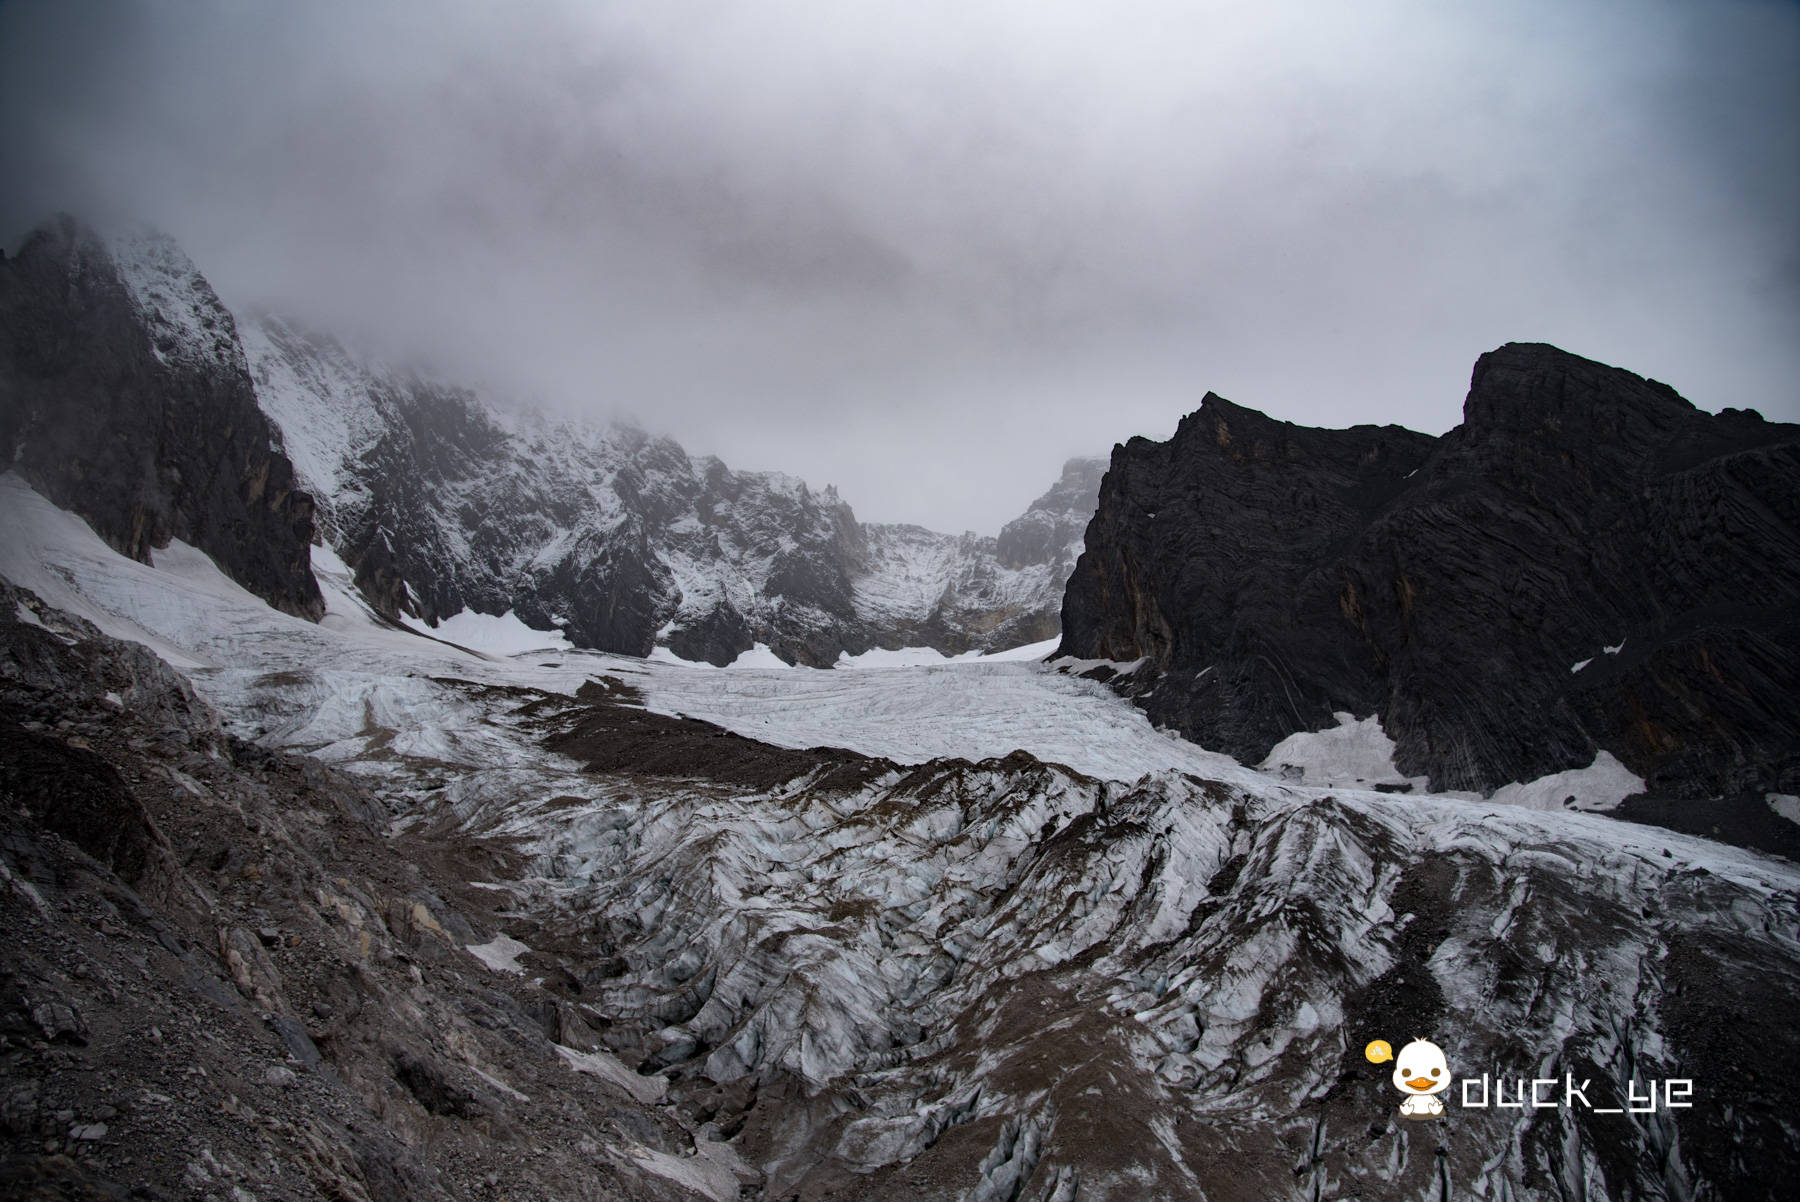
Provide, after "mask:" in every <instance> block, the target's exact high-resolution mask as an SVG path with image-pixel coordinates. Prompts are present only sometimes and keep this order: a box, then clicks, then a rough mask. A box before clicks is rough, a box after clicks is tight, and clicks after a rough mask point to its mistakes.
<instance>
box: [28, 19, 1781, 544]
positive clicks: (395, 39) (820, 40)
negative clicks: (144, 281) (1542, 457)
mask: <svg viewBox="0 0 1800 1202" xmlns="http://www.w3.org/2000/svg"><path fill="white" fill-rule="evenodd" d="M0 164H4V168H3V169H0V174H3V175H4V177H5V179H4V182H0V221H3V222H4V232H3V234H0V237H3V238H4V240H5V241H6V242H7V243H8V244H9V245H16V243H17V240H18V238H19V236H20V235H22V234H23V233H24V231H25V230H26V229H27V228H28V227H29V226H31V225H32V224H34V223H35V222H36V221H37V220H39V219H41V218H42V217H43V216H44V215H46V214H47V213H49V212H51V211H53V210H57V209H71V210H75V211H77V212H80V213H84V214H88V215H90V216H92V217H93V218H95V219H97V220H101V221H116V220H119V219H121V218H137V219H143V220H147V221H149V222H152V223H154V224H157V225H160V226H161V227H162V228H164V229H166V230H168V231H169V232H171V233H173V234H174V235H176V236H177V237H178V238H179V239H180V240H181V241H182V243H183V244H184V245H185V246H186V247H187V248H188V250H189V252H190V253H191V254H192V255H193V257H194V258H195V259H196V261H197V262H198V263H199V264H200V266H201V268H202V269H203V270H204V271H205V272H206V273H207V274H208V276H209V277H211V278H212V280H213V282H214V284H215V285H216V286H217V287H218V289H219V291H220V292H221V294H222V295H223V296H224V297H225V299H226V300H227V302H228V303H230V304H232V305H233V306H234V307H238V308H240V309H243V308H249V307H253V306H267V307H273V308H277V309H280V310H283V311H287V312H291V313H293V314H295V315H297V316H299V317H301V318H302V319H304V320H307V321H309V322H312V323H313V324H317V325H321V326H323V327H325V328H327V329H329V330H332V331H334V332H337V333H339V334H342V335H348V336H349V337H350V338H352V339H354V340H356V341H358V342H360V343H362V344H364V345H366V346H369V347H372V348H378V349H380V350H382V351H384V352H385V353H390V354H410V355H418V356H421V357H423V358H425V359H428V360H431V361H435V362H437V363H438V364H439V365H440V366H441V367H442V368H444V369H446V370H448V371H450V372H452V373H455V374H458V375H461V376H464V377H466V378H469V379H471V380H475V381H479V382H481V383H483V384H484V385H486V386H487V387H489V388H491V389H493V390H495V391H496V392H499V393H502V394H504V395H507V396H511V397H518V398H526V399H531V400H535V401H537V402H539V403H544V404H549V405H553V406H563V407H568V408H574V409H579V410H582V411H585V412H591V413H594V414H598V415H601V416H610V415H613V414H632V415H636V416H637V418H638V419H639V420H640V421H642V422H643V423H644V424H645V425H647V426H648V427H650V428H651V429H654V430H658V431H661V432H666V433H670V434H672V435H674V436H675V437H677V438H678V439H679V440H680V441H681V442H682V443H683V444H684V445H685V446H687V448H688V449H689V450H690V451H692V452H695V453H702V452H710V453H716V454H719V455H720V456H721V457H723V458H724V459H725V460H726V461H727V462H728V463H729V464H731V465H732V466H734V467H746V468H774V469H781V470H786V471H790V472H794V473H796V474H798V475H801V476H803V477H805V478H806V479H807V480H809V481H810V482H812V483H813V484H815V485H822V484H825V483H835V484H837V485H838V486H839V487H840V489H841V490H842V491H843V493H844V496H845V498H846V499H847V500H849V501H850V502H851V503H852V504H853V505H854V506H855V507H856V509H857V512H858V515H859V516H861V517H863V518H865V519H875V520H890V521H894V520H909V521H918V522H922V523H925V524H928V525H932V526H936V527H939V528H948V529H962V528H974V529H978V530H983V531H988V532H991V531H993V530H995V529H997V528H998V527H999V526H1000V524H1001V523H1002V522H1004V521H1006V520H1007V519H1008V518H1010V517H1012V516H1014V515H1016V514H1017V513H1018V512H1019V511H1020V510H1021V509H1023V508H1024V506H1025V505H1026V504H1027V503H1028V502H1029V501H1030V500H1031V498H1032V497H1034V496H1035V495H1037V494H1038V493H1040V492H1042V491H1043V489H1044V488H1045V487H1046V486H1047V485H1048V484H1049V483H1050V482H1051V480H1052V479H1054V477H1055V474H1056V472H1057V469H1058V467H1059V465H1060V463H1061V461H1062V460H1063V459H1064V458H1065V457H1067V456H1069V455H1073V454H1083V453H1093V454H1104V453H1105V452H1106V450H1107V449H1108V448H1109V447H1110V446H1111V445H1112V444H1113V443H1114V442H1116V441H1120V440H1123V439H1124V438H1126V437H1129V436H1130V435H1133V434H1146V435H1150V436H1152V437H1158V438H1162V437H1167V436H1168V434H1169V433H1170V432H1172V431H1173V429H1174V426H1175V422H1176V420H1177V419H1178V418H1179V417H1180V415H1181V414H1183V413H1185V412H1187V411H1189V410H1191V409H1193V408H1195V407H1196V406H1197V405H1198V403H1199V400H1200V397H1201V396H1202V395H1203V394H1204V393H1205V392H1206V391H1207V390H1208V389H1212V390H1214V391H1216V392H1219V393H1221V394H1222V395H1224V396H1227V397H1229V398H1231V399H1232V400H1234V401H1237V402H1239V403H1241V404H1245V405H1250V406H1253V407H1256V408H1260V409H1264V410H1266V411H1268V412H1270V413H1273V414H1275V415H1277V416H1279V417H1283V418H1287V419H1290V420H1294V421H1300V422H1306V423H1309V424H1316V425H1340V426H1341V425H1350V424H1354V423H1357V422H1398V423H1401V424H1403V425H1408V426H1412V427H1414V428H1415V429H1420V430H1426V431H1429V432H1432V433H1438V432H1441V431H1443V430H1445V429H1447V428H1449V427H1450V426H1452V425H1454V424H1455V423H1456V422H1457V421H1458V420H1459V417H1460V409H1461V403H1462V398H1463V394H1464V392H1465V391H1466V389H1467V386H1468V378H1469V369H1470V367H1471V365H1472V364H1473V363H1474V360H1475V358H1476V356H1477V355H1478V354H1480V353H1481V352H1482V351H1484V350H1487V349H1490V348H1492V347H1494V346H1496V345H1498V344H1500V343H1502V342H1506V341H1511V340H1542V341H1549V342H1554V343H1557V344H1559V345H1561V346H1563V347H1565V348H1567V349H1569V350H1572V351H1575V352H1577V353H1580V354H1585V355H1587V356H1589V357H1591V358H1596V359H1601V360H1604V361H1607V362H1611V363H1616V364H1618V365H1620V366H1624V367H1628V368H1630V369H1632V370H1634V371H1637V372H1640V373H1642V374H1645V375H1650V376H1654V377H1656V378H1658V379H1661V380H1664V381H1666V382H1668V383H1670V384H1672V385H1674V386H1675V387H1676V388H1678V389H1679V390H1681V391H1682V392H1683V393H1684V394H1685V395H1686V396H1687V397H1688V398H1689V399H1690V400H1692V401H1694V402H1695V403H1696V404H1698V405H1700V406H1702V407H1703V408H1708V409H1718V408H1721V407H1724V406H1726V405H1737V406H1753V407H1756V408H1760V409H1761V410H1762V411H1763V412H1764V414H1765V415H1767V416H1769V417H1771V418H1777V417H1779V418H1783V419H1786V420H1800V399H1797V397H1800V388H1797V387H1796V381H1797V380H1800V218H1796V213H1797V212H1800V5H1796V4H1795V3H1793V2H1792V0H1781V2H1777V0H1757V2H1738V0H1707V2H1693V3H1670V2H1663V0H1618V2H1604V0H1549V2H1543V3H1539V2H1535V0H1534V2H1523V0H1507V2H1488V3H1445V2H1444V0H1418V2H1394V0H1358V2H1357V3H1354V4H1346V3H1341V2H1338V0H1332V2H1324V0H1321V2H1319V3H1310V4H1301V3H1285V2H1277V0H1258V2H1256V3H1247V2H1238V3H1209V2H1205V0H1179V2H1155V3H1116V2H1108V3H1101V2H1098V0H1090V2H1087V3H1061V2H1058V0H1016V2H1010V3H989V2H985V0H957V2H955V3H946V4H939V3H933V2H929V0H911V2H908V3H891V4H877V3H873V2H866V3H848V2H845V0H811V2H785V0H757V2H754V3H752V2H749V0H744V2H740V3H719V2H698V0H647V2H644V3H636V2H633V0H625V2H620V3H597V2H596V3H573V2H568V3H554V2H547V0H546V2H522V0H510V2H509V3H506V4H489V3H446V2H444V0H433V2H432V3H391V2H387V0H358V2H356V3H346V4H327V3H321V2H316V0H308V2H307V3H271V4H267V5H259V4H252V3H247V2H245V0H213V2H195V3H175V2H173V0H165V2H163V3H135V4H125V3H106V4H101V3H82V2H79V0H57V2H45V3H34V2H21V0H13V2H11V3H0Z"/></svg>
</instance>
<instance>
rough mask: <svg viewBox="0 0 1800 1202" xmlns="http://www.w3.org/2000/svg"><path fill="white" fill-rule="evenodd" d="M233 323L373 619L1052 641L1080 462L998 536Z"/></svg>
mask: <svg viewBox="0 0 1800 1202" xmlns="http://www.w3.org/2000/svg"><path fill="white" fill-rule="evenodd" d="M242 328H243V337H244V344H245V349H246V351H247V352H248V355H249V359H250V364H251V370H252V373H253V375H254V376H255V379H256V387H257V396H258V399H259V401H260V403H261V404H262V406H263V409H264V411H265V412H267V413H268V414H269V415H270V416H271V417H272V418H274V420H275V422H276V424H277V425H278V426H279V427H280V428H281V432H282V440H283V445H284V446H285V448H286V450H287V453H288V455H289V456H290V457H291V458H292V459H293V461H294V464H295V467H296V470H297V472H298V474H299V476H300V479H301V480H302V481H303V482H304V483H305V484H306V486H307V487H308V488H309V489H310V490H311V491H312V493H313V495H314V496H315V497H316V498H317V503H318V506H319V521H320V526H321V528H322V530H323V531H324V534H325V536H326V538H327V539H329V540H330V541H331V543H332V545H333V546H334V548H335V549H336V550H337V551H338V553H339V554H340V555H342V556H343V558H344V560H345V561H346V562H348V563H350V564H351V565H353V566H354V567H355V569H356V579H357V583H358V585H359V586H360V587H361V588H362V589H363V591H364V593H365V594H366V595H367V596H368V597H369V598H370V599H371V601H372V602H373V603H374V604H375V605H376V607H377V608H378V609H379V610H381V611H382V612H383V613H386V614H388V615H389V616H391V617H399V616H400V615H401V614H411V615H414V616H416V617H419V618H423V619H424V620H425V621H427V622H429V623H431V624H434V625H435V624H436V622H437V621H438V620H440V619H442V618H446V617H449V616H451V615H454V614H457V613H459V612H461V611H463V610H465V609H469V610H475V611H479V612H483V613H491V614H498V613H503V612H505V611H509V610H510V611H516V613H517V614H518V616H519V617H520V618H521V619H523V620H524V621H525V622H526V623H527V624H529V625H531V626H534V627H537V628H539V629H548V628H551V627H556V628H560V629H561V630H563V631H564V632H565V633H566V634H567V636H568V637H569V638H570V639H571V640H573V641H574V642H575V643H576V644H578V645H581V646H587V647H595V648H601V649H606V650H613V651H623V652H627V653H630V654H636V655H644V654H647V653H649V652H650V651H651V650H652V648H654V647H658V646H661V647H666V648H668V649H669V650H670V651H672V652H673V653H674V654H675V655H677V656H679V657H681V658H684V659H690V660H698V661H706V662H711V663H714V664H725V663H729V662H731V661H732V660H733V659H734V658H736V657H737V656H738V655H739V654H740V653H741V652H744V651H747V650H749V649H751V647H752V646H753V645H755V644H757V643H762V644H766V645H767V646H769V647H770V648H772V649H773V650H774V651H775V653H776V654H777V655H779V656H780V657H781V658H783V659H786V660H788V661H790V662H799V663H804V664H811V665H816V666H824V665H829V664H831V663H832V662H834V661H835V660H837V658H838V657H839V656H840V655H843V654H845V653H849V654H852V655H854V654H858V653H861V652H864V651H867V650H869V649H870V648H872V647H886V648H897V647H903V646H927V647H934V648H936V649H938V650H940V651H943V652H947V653H956V652H962V651H967V650H971V649H980V650H997V649H1002V648H1005V647H1011V646H1018V645H1021V644H1025V643H1032V642H1038V641H1041V640H1043V639H1046V638H1050V637H1054V635H1055V634H1056V632H1057V630H1058V624H1057V615H1058V613H1059V611H1060V608H1061V602H1062V587H1063V584H1064V582H1065V581H1066V579H1067V578H1068V574H1069V572H1070V570H1071V569H1072V568H1073V567H1074V562H1075V558H1076V556H1077V555H1078V554H1079V552H1080V543H1081V534H1082V529H1083V528H1084V527H1085V525H1086V523H1087V519H1088V517H1090V516H1091V515H1092V511H1093V504H1094V497H1095V495H1096V494H1097V493H1098V490H1099V483H1100V475H1101V472H1102V470H1103V464H1102V462H1101V461H1099V460H1074V461H1071V462H1070V463H1069V464H1068V465H1067V466H1066V467H1065V469H1064V472H1063V478H1062V480H1061V481H1060V482H1059V483H1058V484H1057V486H1056V487H1055V488H1053V489H1052V490H1051V491H1050V492H1049V493H1047V494H1046V495H1045V496H1044V497H1043V498H1042V499H1040V500H1039V501H1038V502H1037V503H1036V504H1034V505H1033V506H1032V507H1031V509H1030V510H1029V511H1028V512H1027V513H1026V514H1025V515H1024V516H1023V517H1021V518H1020V519H1018V521H1016V522H1014V523H1012V524H1011V525H1009V526H1008V527H1007V528H1006V530H1005V531H1003V532H1002V534H1001V536H1000V537H999V538H998V539H996V538H993V537H980V536H976V535H971V534H965V535H961V536H956V535H946V534H940V533H937V532H935V531H930V530H925V529H923V528H920V527H916V526H889V525H879V524H863V523H859V522H858V521H857V520H856V517H855V515H854V514H853V513H852V512H851V510H850V506H849V505H848V504H847V503H845V502H844V501H843V500H842V499H841V498H840V497H839V496H838V494H837V491H836V490H835V489H834V488H829V487H828V488H826V489H824V490H822V491H819V490H814V489H813V488H811V487H809V486H808V485H807V484H806V483H805V482H803V481H801V480H797V479H795V478H793V477H791V476H786V475H781V474H777V473H769V472H737V471H733V470H731V469H730V468H728V467H726V466H725V464H723V463H721V462H720V461H719V460H717V459H714V458H701V459H694V458H691V457H690V456H688V455H687V454H686V453H685V452H684V451H683V450H682V449H681V447H680V446H679V445H677V444H676V443H675V442H674V441H672V440H670V439H667V438H656V437H652V436H650V435H648V434H646V433H644V432H643V431H641V430H638V429H635V428H632V427H630V426H626V425H613V426H609V427H604V428H600V427H592V426H584V425H581V424H577V423H571V422H561V421H551V420H549V419H546V418H543V417H538V416H521V415H518V414H515V413H510V412H506V411H503V410H500V409H497V408H495V407H493V406H490V405H488V404H485V403H484V402H483V400H482V399H481V398H480V397H478V396H477V395H475V394H474V393H472V392H470V391H468V390H465V389H459V388H455V387H451V386H448V385H445V384H443V383H441V382H437V381H433V380H429V379H427V378H425V377H423V376H420V375H418V374H415V373H410V372H403V371H397V370H391V369H384V368H380V367H372V366H370V365H368V364H365V363H362V362H358V361H357V360H356V359H355V358H353V357H352V356H351V355H349V354H348V353H347V352H346V351H345V350H344V349H343V347H341V346H340V345H339V344H337V343H336V342H334V341H332V340H330V339H328V338H323V337H320V336H317V335H313V334H309V333H306V332H304V331H302V330H299V329H297V328H296V327H294V326H293V325H291V324H289V323H287V322H284V321H282V320H280V319H278V318H264V319H261V320H258V321H254V322H246V323H245V324H244V325H243V327H242Z"/></svg>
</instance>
